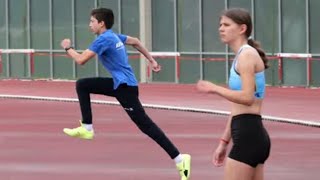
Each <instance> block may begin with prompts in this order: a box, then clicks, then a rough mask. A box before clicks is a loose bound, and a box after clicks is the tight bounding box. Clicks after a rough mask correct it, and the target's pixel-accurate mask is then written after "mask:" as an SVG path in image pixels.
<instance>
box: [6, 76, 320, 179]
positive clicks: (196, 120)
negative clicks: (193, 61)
mask: <svg viewBox="0 0 320 180" xmlns="http://www.w3.org/2000/svg"><path fill="white" fill-rule="evenodd" d="M58 85H59V86H58ZM0 87H1V88H0V94H16V95H33V96H51V97H74V98H76V94H75V92H74V84H73V83H66V82H46V81H31V82H23V81H0ZM140 90H141V91H140V94H141V99H142V101H143V103H149V104H161V105H179V106H187V107H196V108H206V109H219V110H229V108H228V107H229V104H228V103H227V102H226V101H225V100H223V99H221V98H219V97H217V96H215V95H211V96H210V97H208V96H207V95H203V94H198V93H196V91H195V90H194V86H192V85H168V84H166V85H164V84H157V85H155V84H152V85H150V84H143V85H141V88H140ZM319 94H320V90H315V89H303V88H299V89H291V88H286V89H283V88H268V94H267V98H266V101H265V111H264V112H265V113H264V114H265V115H272V116H282V117H286V118H299V119H305V120H314V121H319V120H318V119H317V117H316V115H317V111H316V109H317V110H318V109H319V108H318V104H319V102H320V101H319V100H320V96H319ZM94 99H103V100H113V99H112V98H108V97H104V96H94ZM0 112H1V115H0V119H1V121H0V146H1V151H0V179H1V180H2V179H3V180H20V179H21V180H40V179H41V180H43V179H45V180H53V179H70V180H75V179H77V180H86V179H90V180H102V179H108V180H150V179H165V180H169V179H170V180H171V179H172V180H173V179H179V178H178V172H177V171H176V170H175V166H174V163H173V162H172V161H171V160H170V159H169V157H168V155H167V154H166V153H165V152H164V151H163V150H162V149H160V148H159V147H158V145H156V144H155V143H154V142H153V141H151V140H150V139H149V138H147V137H146V136H145V135H143V134H142V133H141V132H140V131H139V130H138V129H137V128H136V127H135V126H134V125H133V123H132V122H131V121H130V120H129V118H128V117H127V115H126V114H125V112H124V111H123V110H122V109H121V108H120V107H118V106H107V105H93V113H94V126H95V131H96V138H95V139H94V140H93V141H81V140H77V139H72V138H69V137H66V136H65V135H64V134H63V133H62V129H63V128H64V127H74V126H77V120H78V119H79V115H80V112H79V105H78V104H77V103H65V102H48V101H27V100H18V99H0ZM147 112H148V114H149V115H150V116H151V117H152V118H153V120H154V121H155V122H156V123H157V124H158V125H159V126H160V127H161V128H162V129H163V130H164V131H165V132H166V133H167V134H168V136H169V137H170V138H171V139H172V140H173V141H174V143H175V144H176V145H177V146H178V148H179V149H180V151H182V152H187V153H190V154H191V155H192V158H193V163H192V166H193V168H192V180H209V179H222V175H223V168H216V167H213V166H212V164H211V153H212V150H213V149H214V147H216V145H217V142H218V139H219V137H220V135H221V133H222V130H223V128H224V126H225V122H226V121H225V120H226V118H225V117H219V116H214V115H210V114H200V113H190V112H177V111H165V110H154V109H147ZM264 123H265V125H266V127H267V129H268V130H269V133H270V136H271V140H272V152H271V156H270V158H269V160H268V161H267V163H266V169H265V174H266V178H265V179H272V180H287V179H290V180H301V179H310V180H314V179H318V176H319V175H320V173H319V169H320V163H319V162H320V146H319V143H320V133H319V132H320V129H318V128H312V127H304V126H298V125H291V124H284V123H275V122H268V121H265V122H264Z"/></svg>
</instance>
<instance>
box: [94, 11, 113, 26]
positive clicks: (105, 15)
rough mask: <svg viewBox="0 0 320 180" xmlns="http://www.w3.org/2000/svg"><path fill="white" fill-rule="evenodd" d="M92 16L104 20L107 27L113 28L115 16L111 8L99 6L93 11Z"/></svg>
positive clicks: (99, 20)
mask: <svg viewBox="0 0 320 180" xmlns="http://www.w3.org/2000/svg"><path fill="white" fill-rule="evenodd" d="M91 16H93V17H94V18H96V19H97V20H98V22H101V21H103V22H104V24H105V25H106V28H107V29H111V28H112V26H113V23H114V16H113V12H112V10H111V9H107V8H97V9H93V10H92V11H91Z"/></svg>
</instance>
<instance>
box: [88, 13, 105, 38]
mask: <svg viewBox="0 0 320 180" xmlns="http://www.w3.org/2000/svg"><path fill="white" fill-rule="evenodd" d="M89 27H90V30H91V31H92V32H93V33H94V34H100V33H101V31H102V30H104V27H105V25H104V22H103V21H101V22H100V23H99V22H98V20H97V19H96V18H95V17H93V16H91V18H90V23H89Z"/></svg>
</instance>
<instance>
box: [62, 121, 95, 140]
mask: <svg viewBox="0 0 320 180" xmlns="http://www.w3.org/2000/svg"><path fill="white" fill-rule="evenodd" d="M80 125H81V126H80V127H77V128H73V129H69V128H64V129H63V132H64V133H66V134H67V135H69V136H71V137H77V138H80V139H87V140H91V139H93V136H94V131H93V130H92V131H88V130H87V129H86V128H84V127H83V125H82V123H81V121H80Z"/></svg>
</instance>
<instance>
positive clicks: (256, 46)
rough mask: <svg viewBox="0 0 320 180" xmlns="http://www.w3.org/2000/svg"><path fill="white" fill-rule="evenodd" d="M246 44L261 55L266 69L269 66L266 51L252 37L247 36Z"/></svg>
mask: <svg viewBox="0 0 320 180" xmlns="http://www.w3.org/2000/svg"><path fill="white" fill-rule="evenodd" d="M248 44H249V45H250V46H252V47H254V48H255V49H256V50H257V51H258V53H259V55H260V57H261V59H262V61H263V63H264V68H265V69H267V68H268V67H269V65H268V59H267V56H266V53H265V52H264V50H263V49H262V48H261V46H260V43H259V42H257V41H255V40H253V39H252V38H249V39H248Z"/></svg>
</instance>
